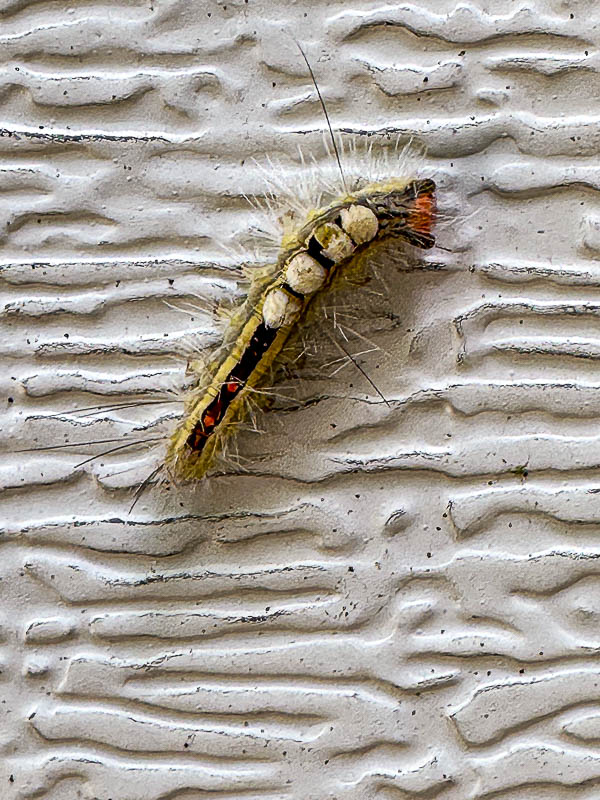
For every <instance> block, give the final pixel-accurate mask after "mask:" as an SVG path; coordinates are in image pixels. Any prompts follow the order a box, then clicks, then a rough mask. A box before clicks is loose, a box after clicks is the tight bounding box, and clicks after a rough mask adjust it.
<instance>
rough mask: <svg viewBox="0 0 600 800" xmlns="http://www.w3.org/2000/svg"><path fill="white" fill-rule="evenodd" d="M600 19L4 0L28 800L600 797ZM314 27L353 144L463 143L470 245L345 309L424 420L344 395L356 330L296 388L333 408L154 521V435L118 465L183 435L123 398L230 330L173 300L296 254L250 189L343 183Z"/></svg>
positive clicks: (383, 272) (6, 390)
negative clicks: (330, 147) (278, 175)
mask: <svg viewBox="0 0 600 800" xmlns="http://www.w3.org/2000/svg"><path fill="white" fill-rule="evenodd" d="M599 23H600V8H599V7H598V4H597V3H595V2H594V0H581V2H576V1H575V2H569V3H566V2H559V1H558V0H556V1H554V0H537V2H536V0H522V2H519V3H516V2H511V1H509V0H489V2H485V1H484V0H481V2H478V3H470V2H456V0H452V1H448V2H446V1H445V0H438V1H437V2H436V0H423V1H422V2H420V3H418V4H414V5H413V4H410V3H403V2H393V3H389V4H387V5H386V4H384V3H381V4H380V3H378V2H376V1H374V0H370V1H369V0H362V2H361V0H345V1H344V2H336V1H335V0H328V2H317V1H316V0H312V2H308V0H303V1H302V0H299V2H297V3H296V2H295V3H284V2H281V3H277V2H275V0H271V1H269V0H248V2H243V1H242V0H234V2H229V1H228V0H224V2H222V3H220V4H217V3H215V2H209V0H196V2H189V0H188V2H177V1H176V0H162V1H161V0H156V2H154V3H151V2H150V0H148V2H146V3H141V2H133V0H132V1H131V2H128V3H113V2H110V0H107V1H106V2H102V0H89V1H87V0H80V2H77V3H74V4H72V5H69V6H65V5H62V4H58V3H55V2H53V0H41V2H24V1H23V0H12V1H11V0H4V2H3V3H2V6H1V10H0V54H1V61H0V103H1V114H0V128H1V130H0V134H1V137H0V231H1V240H0V269H1V270H2V273H1V279H2V285H1V292H2V305H1V308H2V309H3V310H2V335H1V337H0V351H1V352H2V356H3V368H2V371H1V373H0V387H1V396H2V403H3V406H4V410H3V413H2V417H1V419H2V422H1V430H2V437H3V441H4V444H5V448H6V452H5V453H4V454H3V456H2V460H1V462H0V478H1V480H2V485H3V487H4V489H3V492H2V495H1V497H0V526H1V527H0V531H1V538H0V544H1V545H2V558H1V560H0V668H1V675H0V753H1V756H0V797H7V798H13V797H14V798H43V800H75V799H76V798H85V800H208V798H215V800H216V798H219V800H234V799H235V800H241V798H243V799H244V800H280V799H281V798H290V799H291V798H293V800H342V799H343V800H374V799H375V798H377V800H379V798H382V800H401V799H404V798H417V797H418V798H433V797H435V798H443V799H444V800H464V799H465V798H491V797H493V798H494V800H525V799H526V800H563V799H564V800H574V798H576V799H577V800H592V798H595V797H597V796H598V792H599V791H600V789H599V783H600V750H599V749H598V741H599V739H600V706H599V705H598V700H599V689H598V684H599V681H600V674H599V673H600V667H599V663H598V658H597V651H598V647H599V646H600V628H599V623H598V615H599V612H600V586H599V579H598V569H599V568H598V564H600V559H599V558H598V555H599V553H600V549H599V544H598V530H599V527H598V523H599V521H600V474H599V471H598V463H599V461H598V459H599V453H600V446H599V445H600V430H599V425H598V421H597V417H598V413H599V412H600V391H599V390H600V376H599V374H598V358H599V356H600V292H599V286H600V269H599V268H598V266H597V264H596V256H597V253H598V250H599V249H600V216H599V211H598V200H597V195H596V191H597V190H598V184H599V181H600V171H599V167H598V149H599V143H600V104H599V95H600V91H599V90H600V85H599V75H600V70H599V63H600V62H599V56H598V45H599V40H600V34H599V31H598V25H599ZM283 29H286V30H288V31H290V32H292V33H293V34H294V35H295V36H296V37H297V38H298V39H299V40H300V41H301V42H302V43H303V44H304V46H305V48H306V50H307V54H308V56H309V58H310V60H311V63H312V64H313V66H314V69H315V72H316V74H317V76H318V79H319V82H320V85H321V89H322V92H323V95H324V96H325V99H326V101H327V104H328V107H329V109H330V113H331V116H332V119H333V121H334V124H335V125H336V127H337V128H339V129H342V130H344V131H345V132H347V134H349V135H351V134H355V138H358V139H359V140H361V139H364V138H365V137H366V135H367V134H371V133H372V134H375V135H374V136H373V137H372V138H371V139H370V141H372V142H374V145H373V146H374V148H375V150H378V149H379V148H380V147H381V146H382V143H383V142H384V141H385V137H384V136H383V135H382V134H384V133H388V134H390V135H391V137H392V138H395V137H396V136H397V135H398V134H401V135H406V134H410V133H414V134H415V135H416V136H417V137H418V138H419V139H420V140H421V141H422V142H423V143H424V144H425V145H426V146H427V148H428V156H427V159H426V161H425V164H424V166H423V170H422V172H423V174H424V175H431V176H433V177H434V178H435V180H436V181H437V183H438V184H439V187H440V206H441V210H442V212H443V218H442V220H441V221H440V224H439V226H438V231H437V233H438V241H439V243H440V245H441V246H442V247H443V248H445V249H438V250H435V251H432V252H431V253H429V254H427V256H426V257H425V258H424V259H423V260H422V261H421V262H420V263H419V262H415V258H414V256H415V254H413V255H412V256H411V257H410V258H408V257H407V259H400V260H398V259H395V260H393V259H391V260H389V261H388V262H384V263H383V264H380V265H379V267H378V270H377V277H376V279H374V280H373V281H372V282H371V283H368V284H366V285H365V286H362V287H360V288H358V289H355V290H354V289H353V290H349V291H348V292H347V293H346V294H344V295H342V296H343V298H344V302H346V301H347V302H348V303H349V305H350V310H349V312H348V313H349V314H350V316H349V317H348V318H347V319H346V322H345V323H344V324H347V325H348V326H349V327H351V328H352V329H353V330H356V331H357V332H358V333H360V335H361V336H364V337H365V339H364V340H362V339H361V340H360V343H359V340H353V344H352V350H353V352H358V351H363V350H370V349H371V348H372V347H375V348H377V349H374V350H372V352H369V353H365V354H364V355H363V356H361V364H362V365H363V367H364V369H366V370H367V371H368V373H369V375H371V376H373V378H374V379H376V382H377V385H378V386H379V387H380V388H381V390H382V392H383V393H384V394H385V396H386V397H387V398H388V401H389V405H387V406H386V405H385V404H383V403H381V402H380V400H379V397H378V396H377V395H376V393H375V392H374V391H373V389H372V388H371V386H370V385H369V384H368V383H366V382H365V381H364V379H363V378H362V377H361V375H360V374H359V373H357V372H356V371H355V370H353V369H352V368H351V367H348V366H346V367H345V368H344V369H343V370H341V371H340V372H339V373H337V374H336V376H335V378H334V379H326V378H325V375H326V374H327V370H326V369H325V367H324V366H323V362H324V361H326V360H327V352H328V348H329V347H333V345H329V344H325V345H324V346H323V348H321V352H320V353H319V354H318V355H317V356H316V357H315V361H314V364H317V365H318V369H316V374H312V375H310V374H309V373H310V372H311V367H312V365H313V362H311V361H310V360H309V361H308V362H307V365H306V367H305V369H304V371H303V374H304V380H303V381H301V382H300V381H299V380H297V379H296V378H295V377H293V378H291V379H290V380H289V382H288V384H287V385H285V388H282V389H281V393H282V394H286V396H292V397H300V398H303V399H304V400H308V401H312V400H318V402H307V403H297V402H294V401H292V402H291V403H290V402H289V401H284V400H281V401H278V404H279V405H282V406H285V410H283V409H282V410H280V411H279V412H270V413H268V414H266V415H264V416H263V417H262V418H260V420H259V423H260V426H261V429H262V430H263V433H262V435H258V436H257V435H256V434H251V433H245V434H243V435H242V436H241V437H240V440H239V454H240V456H241V457H242V458H243V459H244V460H243V461H242V465H243V467H244V468H245V470H246V472H244V473H242V474H237V475H236V474H233V473H230V474H227V475H224V476H221V477H217V478H214V479H212V480H211V481H209V482H208V483H205V484H203V485H202V486H200V487H191V488H188V489H183V490H180V491H169V492H168V491H165V490H162V491H161V490H159V489H155V490H153V491H152V492H148V493H146V494H145V495H144V497H143V498H142V500H141V501H140V502H139V503H138V505H137V506H136V507H135V509H134V510H133V512H132V513H131V514H128V509H129V506H130V504H131V496H132V495H131V487H132V486H135V484H136V481H139V479H140V476H142V477H143V475H144V474H146V473H147V472H148V469H149V467H148V465H149V463H150V462H149V458H148V452H147V449H144V448H142V449H141V450H139V451H134V452H131V451H129V450H125V451H117V452H115V453H113V454H110V455H109V456H107V457H105V458H97V459H94V460H92V461H89V462H88V463H84V464H82V463H81V462H83V461H84V460H86V459H88V458H89V457H91V456H93V455H94V454H97V453H99V452H101V450H102V449H103V448H106V447H113V446H117V445H115V444H106V445H98V446H95V447H93V446H92V447H90V446H89V445H88V444H85V443H87V442H90V441H96V440H103V439H117V440H118V441H120V440H121V437H123V436H127V435H134V436H138V437H139V438H140V439H144V438H146V437H154V436H157V435H160V433H161V431H163V430H165V429H167V428H168V427H169V424H170V417H171V416H172V414H173V413H176V407H171V406H161V407H156V406H153V405H141V406H139V407H138V408H134V409H127V410H123V409H112V410H111V408H110V405H111V404H120V403H123V402H132V403H134V402H137V401H139V400H142V401H145V400H148V399H151V398H152V397H153V396H155V395H154V394H153V392H155V391H157V390H164V389H165V388H168V387H169V386H173V385H178V384H180V383H181V381H182V375H183V362H182V360H181V358H180V357H178V356H177V353H178V352H179V351H180V349H181V342H182V341H186V339H189V334H190V332H191V331H194V332H195V333H196V334H197V336H196V339H195V345H196V347H198V348H202V347H204V346H208V345H209V344H211V343H214V342H215V341H218V336H219V333H218V330H217V327H216V325H215V322H214V320H213V318H212V316H211V314H210V313H209V310H208V305H207V303H206V301H205V302H204V304H203V302H202V300H201V299H200V300H198V299H196V298H194V300H193V302H195V303H196V304H197V305H199V306H200V308H199V310H198V312H197V313H194V315H193V318H191V317H190V316H187V315H185V314H182V313H181V312H179V311H177V310H176V308H174V307H173V305H174V304H175V305H177V304H179V305H182V304H183V303H184V302H185V300H184V299H185V298H190V297H192V296H200V298H208V299H213V298H216V299H220V298H223V297H228V296H230V295H231V294H232V293H235V292H238V293H239V291H240V290H239V288H237V278H238V277H239V274H238V273H237V272H236V270H235V269H234V267H235V265H236V263H237V260H236V258H235V257H234V252H235V248H237V250H238V251H239V253H240V254H241V255H240V259H244V258H245V259H248V260H253V259H256V260H259V261H260V260H261V259H262V258H264V257H265V256H264V253H261V252H260V251H258V252H255V250H254V244H253V242H252V240H251V237H250V235H249V226H250V225H251V223H252V220H253V213H252V211H251V210H250V209H249V207H248V204H247V202H246V200H245V198H244V196H245V195H248V194H252V193H259V192H260V191H262V189H261V187H262V186H263V177H262V170H263V169H264V168H267V169H269V166H268V163H267V162H268V159H269V158H270V159H272V160H273V161H274V162H276V163H277V164H278V165H279V166H278V167H277V170H278V171H279V172H283V173H289V175H290V176H292V180H295V179H297V175H298V171H299V170H301V166H300V165H299V161H298V147H299V146H301V147H302V149H303V151H304V152H305V153H306V154H312V155H313V156H314V158H316V159H317V160H318V161H319V162H324V161H325V160H326V157H325V155H324V151H323V145H322V131H323V129H324V122H323V118H322V114H321V111H320V108H319V105H318V103H317V102H316V99H315V93H314V90H313V88H312V86H311V84H310V82H309V80H308V78H307V75H306V68H305V65H304V63H303V61H302V59H301V57H300V55H299V53H298V51H297V50H296V48H295V45H294V43H293V41H292V40H291V38H290V37H289V36H288V35H287V34H286V33H284V32H283ZM253 159H256V160H257V162H258V164H259V165H261V166H257V165H256V164H255V162H254V160H253ZM288 177H289V176H288ZM223 242H225V243H226V244H227V245H228V248H229V249H223V246H222V244H223ZM164 300H167V301H169V302H170V303H171V305H166V304H165V303H164V302H163V301H164ZM332 302H335V301H332ZM339 302H340V303H341V301H339ZM342 305H343V303H342ZM339 310H340V305H338V311H339ZM332 330H333V329H332V326H331V323H330V322H327V321H325V322H323V321H320V322H319V323H315V331H316V332H317V333H316V334H315V336H316V338H317V339H321V340H322V342H329V339H328V336H329V334H327V333H326V331H330V332H331V331H332ZM365 340H368V343H365ZM336 357H337V356H336V354H335V349H334V351H333V355H332V356H331V358H336ZM333 370H334V368H329V372H332V371H333ZM313 372H314V371H313ZM97 404H103V405H106V406H108V409H107V410H105V411H103V412H102V413H100V414H96V415H88V416H84V415H82V414H81V413H79V414H78V413H74V412H75V411H76V410H77V409H82V408H86V407H88V406H93V405H97ZM62 443H65V444H67V445H68V446H66V447H64V448H61V449H50V450H39V451H37V452H32V451H31V450H30V448H36V447H53V448H55V447H56V445H57V444H62ZM77 443H83V444H79V445H78V444H77ZM77 465H79V466H77Z"/></svg>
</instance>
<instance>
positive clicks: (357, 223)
mask: <svg viewBox="0 0 600 800" xmlns="http://www.w3.org/2000/svg"><path fill="white" fill-rule="evenodd" d="M340 218H341V220H342V228H343V229H344V230H345V231H346V233H347V234H348V236H350V238H351V239H352V241H353V242H354V243H355V244H365V243H366V242H370V241H371V240H372V239H374V238H375V236H377V231H378V230H379V222H378V220H377V217H376V216H375V214H374V213H373V212H372V211H371V209H370V208H366V207H365V206H358V205H353V206H350V207H349V208H344V209H342V211H341V212H340Z"/></svg>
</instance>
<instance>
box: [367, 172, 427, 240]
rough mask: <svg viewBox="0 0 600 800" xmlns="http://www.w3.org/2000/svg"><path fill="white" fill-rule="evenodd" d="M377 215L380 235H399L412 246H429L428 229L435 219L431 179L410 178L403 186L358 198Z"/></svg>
mask: <svg viewBox="0 0 600 800" xmlns="http://www.w3.org/2000/svg"><path fill="white" fill-rule="evenodd" d="M362 202H363V204H364V205H366V206H368V207H369V208H370V209H371V210H372V211H373V212H374V213H375V215H376V216H377V219H378V220H379V224H380V234H379V235H380V236H382V237H383V236H402V237H403V238H404V239H406V240H407V241H408V242H410V244H412V245H415V247H422V248H423V249H427V248H429V247H433V245H434V244H435V238H434V236H433V235H432V233H431V230H432V228H433V223H434V222H435V212H436V205H435V183H434V182H433V181H432V180H431V179H430V178H427V179H425V180H416V181H411V182H410V183H409V184H408V185H407V186H405V187H404V188H403V189H398V190H392V191H391V192H378V193H377V194H371V195H369V196H368V197H365V199H364V200H363V201H362Z"/></svg>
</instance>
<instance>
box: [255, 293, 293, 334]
mask: <svg viewBox="0 0 600 800" xmlns="http://www.w3.org/2000/svg"><path fill="white" fill-rule="evenodd" d="M301 310H302V302H301V301H300V300H299V299H298V298H297V297H294V296H293V295H291V294H288V293H287V292H286V291H285V290H284V289H282V288H281V287H278V288H275V289H271V291H270V292H267V295H266V297H265V301H264V303H263V308H262V318H263V320H264V323H265V325H266V326H267V327H268V328H282V327H283V326H284V325H291V324H292V322H295V320H296V319H297V318H298V316H299V314H300V311H301Z"/></svg>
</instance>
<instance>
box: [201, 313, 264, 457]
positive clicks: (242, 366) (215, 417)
mask: <svg viewBox="0 0 600 800" xmlns="http://www.w3.org/2000/svg"><path fill="white" fill-rule="evenodd" d="M276 336H277V328H269V327H267V325H265V323H264V322H261V323H260V325H258V326H257V328H256V330H255V331H254V333H253V334H252V336H251V338H250V341H249V342H248V344H247V345H246V349H245V350H244V352H243V353H242V355H241V358H240V360H239V361H238V362H237V364H236V365H235V366H234V367H233V369H232V370H231V372H230V373H229V375H228V376H227V377H226V378H225V380H224V381H223V383H222V385H221V387H220V388H219V391H218V392H217V395H216V397H215V398H214V399H213V400H212V401H211V402H210V403H209V404H208V405H207V407H206V408H205V409H204V411H203V412H202V416H201V417H200V419H199V420H198V421H197V422H196V424H195V425H194V428H193V430H192V432H191V433H190V435H189V436H188V438H187V445H188V447H190V448H191V449H192V450H193V451H194V452H195V453H200V452H202V449H203V448H204V445H205V444H206V441H207V440H208V438H209V436H210V435H211V434H212V433H213V432H214V430H215V428H216V427H217V426H218V425H219V423H220V422H221V421H222V420H223V418H224V416H225V414H226V413H227V409H228V408H229V406H230V405H231V403H232V402H233V400H234V398H235V397H236V396H237V395H238V394H239V393H240V392H241V391H242V389H243V388H244V386H245V385H246V382H247V381H248V378H249V377H250V375H251V374H252V373H253V372H254V370H255V369H256V367H257V366H258V364H259V363H260V361H261V359H262V357H263V356H264V354H265V353H266V352H267V350H268V349H269V347H270V346H271V344H272V343H273V340H274V339H275V337H276Z"/></svg>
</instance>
